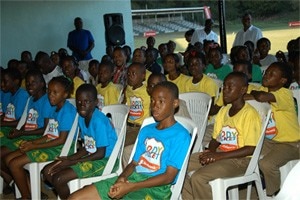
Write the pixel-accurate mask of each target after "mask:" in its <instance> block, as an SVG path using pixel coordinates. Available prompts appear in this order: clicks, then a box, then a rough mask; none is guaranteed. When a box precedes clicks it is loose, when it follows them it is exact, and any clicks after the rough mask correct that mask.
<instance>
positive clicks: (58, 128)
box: [45, 101, 77, 139]
mask: <svg viewBox="0 0 300 200" xmlns="http://www.w3.org/2000/svg"><path fill="white" fill-rule="evenodd" d="M76 113H77V110H76V108H75V107H74V106H73V105H72V104H71V103H70V102H69V101H65V103H64V105H63V106H62V108H61V109H59V111H55V112H54V113H53V118H51V119H49V127H48V129H47V130H46V131H45V134H46V135H47V136H48V138H49V139H55V138H58V137H59V134H60V132H62V131H68V132H69V131H70V130H71V128H72V125H73V122H74V119H75V116H76Z"/></svg>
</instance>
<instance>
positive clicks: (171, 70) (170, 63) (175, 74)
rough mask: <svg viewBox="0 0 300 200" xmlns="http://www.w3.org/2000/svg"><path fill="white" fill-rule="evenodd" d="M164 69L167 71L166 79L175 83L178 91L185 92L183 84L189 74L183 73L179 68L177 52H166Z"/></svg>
mask: <svg viewBox="0 0 300 200" xmlns="http://www.w3.org/2000/svg"><path fill="white" fill-rule="evenodd" d="M163 66H164V70H165V72H166V73H167V80H168V81H171V82H172V83H175V84H176V85H177V87H178V89H179V93H184V92H187V91H186V90H185V85H186V83H187V81H188V80H189V78H190V76H187V75H184V74H182V73H181V72H180V70H179V57H178V55H177V54H174V53H171V54H167V55H166V56H165V58H164V63H163Z"/></svg>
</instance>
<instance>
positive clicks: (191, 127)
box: [81, 116, 197, 199]
mask: <svg viewBox="0 0 300 200" xmlns="http://www.w3.org/2000/svg"><path fill="white" fill-rule="evenodd" d="M175 119H176V120H177V121H178V122H179V123H180V124H182V125H183V127H184V128H186V129H187V130H188V131H189V133H190V134H191V143H190V145H189V149H188V152H187V154H186V157H185V159H184V162H183V165H182V168H181V170H180V171H179V174H178V178H177V181H176V184H175V185H173V186H172V196H171V199H179V198H180V193H181V189H182V186H183V181H184V177H185V173H186V169H187V164H188V159H189V156H190V152H191V148H192V146H193V143H194V140H195V137H196V134H197V126H196V124H195V123H194V122H193V121H192V120H191V119H189V118H185V117H180V116H175ZM154 122H155V121H154V119H153V117H148V118H146V119H145V120H144V122H143V124H142V126H141V128H143V127H144V126H146V125H148V124H152V123H154ZM136 145H137V140H136V141H135V144H134V147H133V149H132V152H131V156H130V159H129V163H130V162H131V160H132V157H133V154H134V152H135V148H136ZM118 175H120V173H119V174H118V173H117V172H115V173H111V174H109V175H105V176H102V177H101V179H99V178H98V179H97V178H95V179H94V178H92V179H90V180H92V181H89V182H86V184H85V185H87V184H91V183H94V182H97V181H100V180H105V179H108V178H112V177H115V176H118ZM81 180H83V179H81ZM82 186H83V185H82Z"/></svg>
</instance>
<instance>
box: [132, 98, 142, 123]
mask: <svg viewBox="0 0 300 200" xmlns="http://www.w3.org/2000/svg"><path fill="white" fill-rule="evenodd" d="M143 115H144V111H143V100H142V98H139V97H130V111H129V119H130V120H132V121H134V120H137V119H139V118H141V117H142V116H143Z"/></svg>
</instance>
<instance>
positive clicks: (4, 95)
mask: <svg viewBox="0 0 300 200" xmlns="http://www.w3.org/2000/svg"><path fill="white" fill-rule="evenodd" d="M0 97H1V100H0V101H1V102H0V103H1V108H0V113H1V115H2V113H5V111H6V107H7V105H8V103H9V102H10V98H11V93H10V92H3V90H0Z"/></svg>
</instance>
